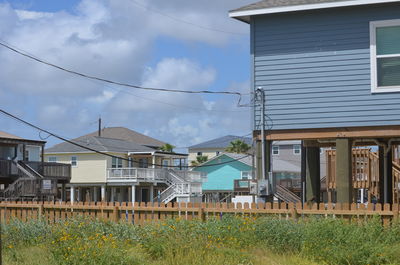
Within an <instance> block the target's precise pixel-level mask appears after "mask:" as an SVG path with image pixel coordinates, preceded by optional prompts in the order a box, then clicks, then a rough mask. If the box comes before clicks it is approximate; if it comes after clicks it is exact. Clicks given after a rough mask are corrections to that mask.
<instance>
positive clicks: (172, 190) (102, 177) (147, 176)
mask: <svg viewBox="0 0 400 265" xmlns="http://www.w3.org/2000/svg"><path fill="white" fill-rule="evenodd" d="M72 142H74V143H75V144H72V143H68V142H63V143H61V144H58V145H55V146H53V147H52V148H49V149H47V150H45V160H46V161H49V162H59V163H68V164H71V168H72V170H71V171H72V173H71V184H70V192H69V194H70V200H71V201H72V202H74V201H111V202H113V201H120V202H135V201H136V202H153V201H154V200H158V201H160V202H169V201H172V200H176V201H194V200H195V201H199V200H201V197H200V196H201V180H202V178H201V176H202V175H201V174H199V173H196V172H189V171H186V170H184V169H185V165H186V158H187V155H186V154H178V153H173V152H164V151H161V150H160V147H161V146H162V145H163V144H164V143H163V142H161V141H158V140H156V139H153V138H151V137H148V136H145V135H143V134H139V133H137V132H135V131H132V130H129V129H127V128H123V127H112V128H105V129H103V130H101V131H100V132H98V133H91V134H88V135H84V136H81V137H79V138H77V139H74V140H72ZM89 149H91V150H89Z"/></svg>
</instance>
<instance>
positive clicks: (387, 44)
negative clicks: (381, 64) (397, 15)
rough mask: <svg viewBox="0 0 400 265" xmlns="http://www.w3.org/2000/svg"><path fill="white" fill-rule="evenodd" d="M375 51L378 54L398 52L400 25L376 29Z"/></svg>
mask: <svg viewBox="0 0 400 265" xmlns="http://www.w3.org/2000/svg"><path fill="white" fill-rule="evenodd" d="M376 52H377V54H378V55H385V54H400V26H394V27H382V28H377V29H376Z"/></svg>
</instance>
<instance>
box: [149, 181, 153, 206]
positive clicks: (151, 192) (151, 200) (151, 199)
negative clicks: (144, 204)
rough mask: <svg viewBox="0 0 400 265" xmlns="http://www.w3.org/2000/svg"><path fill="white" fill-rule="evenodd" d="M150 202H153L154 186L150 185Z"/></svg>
mask: <svg viewBox="0 0 400 265" xmlns="http://www.w3.org/2000/svg"><path fill="white" fill-rule="evenodd" d="M149 193H150V202H154V185H153V184H151V185H150V192H149Z"/></svg>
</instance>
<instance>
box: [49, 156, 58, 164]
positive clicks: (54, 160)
mask: <svg viewBox="0 0 400 265" xmlns="http://www.w3.org/2000/svg"><path fill="white" fill-rule="evenodd" d="M49 162H51V163H56V162H57V157H56V156H49Z"/></svg>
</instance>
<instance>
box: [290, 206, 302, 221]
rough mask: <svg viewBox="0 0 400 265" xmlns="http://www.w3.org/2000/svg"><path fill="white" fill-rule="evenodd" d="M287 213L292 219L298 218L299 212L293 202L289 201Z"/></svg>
mask: <svg viewBox="0 0 400 265" xmlns="http://www.w3.org/2000/svg"><path fill="white" fill-rule="evenodd" d="M288 207H289V215H290V217H291V218H292V219H293V220H297V219H298V218H299V213H298V212H297V209H296V207H295V205H294V204H293V203H289V205H288Z"/></svg>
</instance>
